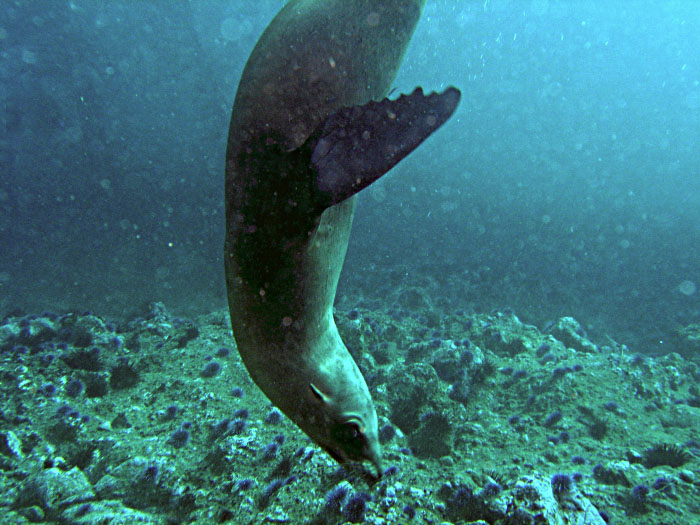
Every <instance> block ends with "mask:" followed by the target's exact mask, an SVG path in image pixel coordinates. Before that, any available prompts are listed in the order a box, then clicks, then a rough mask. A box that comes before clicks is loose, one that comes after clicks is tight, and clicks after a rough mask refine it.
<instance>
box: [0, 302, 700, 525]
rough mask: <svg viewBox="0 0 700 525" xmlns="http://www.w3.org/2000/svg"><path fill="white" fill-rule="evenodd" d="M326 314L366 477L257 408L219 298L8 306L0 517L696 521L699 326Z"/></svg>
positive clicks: (0, 373) (3, 331) (0, 338)
mask: <svg viewBox="0 0 700 525" xmlns="http://www.w3.org/2000/svg"><path fill="white" fill-rule="evenodd" d="M408 293H414V294H416V298H415V299H416V301H414V302H415V303H416V304H420V303H421V301H420V299H421V298H420V293H421V292H420V290H414V291H412V292H408ZM336 321H337V323H338V326H339V329H340V332H341V335H342V336H343V338H344V340H345V341H346V343H347V345H348V348H349V349H350V350H351V352H352V354H353V356H354V357H355V359H356V361H357V362H358V364H359V365H360V368H361V369H362V371H363V373H364V375H365V377H366V379H367V382H368V384H369V386H370V390H371V391H372V395H373V397H374V400H375V404H376V407H377V412H378V415H379V422H380V437H381V440H382V442H383V450H384V462H385V468H386V471H385V473H384V475H383V477H382V478H381V479H380V480H379V481H375V480H372V479H370V478H369V477H368V476H367V475H366V474H365V473H364V471H363V469H361V468H358V467H356V466H345V467H340V466H338V465H337V464H336V463H335V462H334V461H333V460H332V459H330V458H329V457H328V456H327V455H326V454H325V453H324V452H322V451H321V450H320V449H319V448H318V447H316V446H315V445H314V444H312V443H311V442H310V441H309V440H308V438H306V436H305V435H304V434H302V433H301V432H300V431H299V430H298V429H297V428H296V427H295V426H294V425H293V424H292V423H291V422H289V421H288V420H287V419H286V418H285V417H284V416H282V415H281V414H280V413H279V412H278V411H277V410H276V409H275V408H274V407H272V406H271V405H270V403H269V402H268V401H267V399H266V398H265V397H264V396H263V395H262V393H261V392H260V391H259V390H258V389H257V387H256V386H255V385H254V384H253V383H252V381H251V380H250V378H249V377H248V375H247V372H246V371H245V368H244V367H243V365H242V363H241V361H240V359H239V357H238V354H237V352H236V349H235V343H234V340H233V338H232V336H231V333H230V328H229V321H228V315H227V313H226V312H224V311H221V312H215V313H212V314H210V315H206V316H202V317H200V318H197V319H194V320H190V319H182V318H177V317H174V316H171V315H169V313H168V312H167V310H166V309H165V307H164V306H163V305H162V304H159V303H154V304H153V305H151V306H150V307H149V310H148V311H147V312H145V313H144V315H143V317H140V318H137V319H134V320H132V321H130V322H122V323H116V322H110V321H109V320H106V319H103V318H101V317H100V316H99V315H96V314H94V313H90V312H83V313H64V314H56V313H51V312H43V313H41V314H37V315H27V314H25V313H23V312H13V313H12V314H10V315H8V316H7V317H5V318H4V319H3V320H2V322H0V378H1V380H2V383H1V386H0V395H1V396H2V404H1V412H0V471H1V475H0V506H1V507H2V508H1V509H0V513H1V514H2V516H3V519H2V521H3V523H45V522H52V523H100V524H120V523H246V524H247V523H312V524H319V525H320V524H341V523H346V522H350V523H373V524H382V523H409V524H410V523H417V524H418V523H424V524H441V523H488V524H530V523H533V524H534V523H547V524H559V523H562V524H563V523H569V524H580V525H583V524H591V525H594V524H602V523H606V522H607V523H640V524H644V523H648V524H674V523H678V524H687V523H692V522H696V523H697V522H700V472H698V468H699V467H700V460H699V457H700V432H699V430H700V389H699V388H698V384H700V366H699V364H700V343H699V341H700V338H698V337H697V334H699V333H700V328H699V327H694V326H691V327H686V328H685V329H684V330H683V331H681V332H679V341H678V343H677V344H678V345H679V351H680V349H681V348H682V350H683V352H682V353H683V356H681V355H680V354H679V353H669V354H668V355H666V356H663V357H653V358H652V357H648V356H644V355H641V354H638V353H636V352H635V349H634V348H627V347H626V346H625V345H624V344H623V342H616V341H614V340H613V339H611V338H607V339H606V340H605V341H591V340H589V339H588V337H587V335H586V332H585V330H584V329H583V327H581V326H580V325H579V323H577V322H576V321H575V320H574V319H573V318H562V319H559V320H558V321H556V322H553V323H550V324H549V325H548V326H546V327H541V328H537V327H535V326H531V325H528V324H525V323H523V322H521V321H520V320H519V319H518V318H517V317H516V315H515V314H514V313H513V312H500V311H495V312H491V313H490V314H476V313H471V312H460V311H456V312H454V313H449V314H440V313H437V312H436V311H434V310H432V309H430V308H425V309H422V310H414V311H411V310H408V309H406V308H402V307H391V308H388V309H385V310H381V309H376V308H369V307H368V306H367V305H363V304H359V305H357V306H356V307H353V308H349V309H339V310H337V311H336Z"/></svg>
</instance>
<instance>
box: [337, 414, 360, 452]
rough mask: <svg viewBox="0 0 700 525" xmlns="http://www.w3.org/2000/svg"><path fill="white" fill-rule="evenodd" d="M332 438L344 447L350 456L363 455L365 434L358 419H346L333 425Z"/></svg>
mask: <svg viewBox="0 0 700 525" xmlns="http://www.w3.org/2000/svg"><path fill="white" fill-rule="evenodd" d="M331 438H332V439H333V441H335V442H336V443H338V444H339V445H340V446H342V447H343V450H345V453H346V454H347V455H348V456H349V457H351V458H353V457H360V456H361V453H362V448H363V444H364V436H363V434H362V429H361V428H360V425H359V424H358V423H357V422H356V421H344V422H342V423H336V424H335V425H333V427H332V428H331Z"/></svg>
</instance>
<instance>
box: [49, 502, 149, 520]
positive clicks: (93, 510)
mask: <svg viewBox="0 0 700 525" xmlns="http://www.w3.org/2000/svg"><path fill="white" fill-rule="evenodd" d="M61 518H62V520H63V521H64V522H65V523H89V524H92V523H99V524H100V525H130V524H135V523H138V524H142V525H151V524H152V525H156V524H160V523H162V521H161V520H160V519H158V518H156V517H154V516H151V515H150V514H147V513H145V512H141V511H138V510H134V509H131V508H129V507H125V506H124V505H123V504H122V503H121V502H120V501H115V500H107V501H97V502H92V503H83V504H79V505H72V506H70V507H68V508H67V509H66V510H65V511H64V512H63V514H62V515H61Z"/></svg>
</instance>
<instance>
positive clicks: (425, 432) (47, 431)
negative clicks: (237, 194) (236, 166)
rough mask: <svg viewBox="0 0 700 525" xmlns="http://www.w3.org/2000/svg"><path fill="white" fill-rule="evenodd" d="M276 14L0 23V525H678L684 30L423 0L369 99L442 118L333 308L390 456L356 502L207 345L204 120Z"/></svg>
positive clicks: (372, 223)
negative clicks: (409, 100) (382, 474)
mask: <svg viewBox="0 0 700 525" xmlns="http://www.w3.org/2000/svg"><path fill="white" fill-rule="evenodd" d="M283 4H284V2H282V1H280V0H274V1H273V0H257V1H255V2H249V1H247V0H246V1H243V0H206V1H198V2H186V1H183V2H170V1H158V0H153V1H146V0H134V1H128V2H127V1H123V2H119V1H110V2H102V1H97V0H90V1H88V0H83V1H81V0H72V1H60V2H59V1H51V0H14V1H12V2H5V3H3V5H2V6H0V102H1V104H0V122H1V123H2V128H1V129H2V134H1V135H0V317H2V318H3V321H2V326H0V348H2V353H1V354H0V355H1V356H2V363H1V367H2V370H3V372H2V373H3V383H2V395H3V397H2V400H3V408H2V412H3V414H2V418H0V421H1V422H2V425H0V426H1V427H2V431H0V434H1V435H0V438H1V439H0V453H2V456H0V458H1V459H2V464H1V465H0V468H2V469H3V471H4V472H5V473H6V474H7V475H6V476H5V477H4V478H3V481H2V484H3V487H2V489H3V490H2V492H3V493H4V494H5V496H3V497H2V500H1V501H0V505H2V506H3V508H4V510H6V511H7V513H10V514H8V515H11V516H12V519H16V520H17V523H22V522H23V521H22V520H28V521H31V522H41V521H44V520H46V521H58V522H68V523H72V522H81V520H82V521H84V522H86V523H90V522H96V521H97V520H98V517H97V513H98V511H99V513H100V514H99V515H100V516H102V517H104V516H109V519H111V520H112V521H111V522H112V523H119V522H120V521H119V520H120V519H122V520H127V521H129V520H134V519H136V518H138V519H139V520H141V521H143V522H148V520H153V522H154V523H156V522H161V521H166V522H168V521H169V522H188V521H191V522H209V521H211V522H217V521H218V522H225V521H231V520H233V521H236V520H238V521H240V522H242V523H262V522H264V521H265V520H267V521H268V522H273V521H274V519H272V518H271V519H267V517H269V516H273V517H274V516H277V518H275V519H278V521H280V522H284V520H283V519H282V516H283V515H286V516H287V521H289V522H297V521H299V520H301V519H302V518H308V517H310V519H316V520H317V521H318V520H320V521H319V522H323V523H325V522H329V523H335V522H342V521H343V520H350V521H354V518H355V517H356V516H357V515H353V514H351V510H352V508H351V507H352V505H351V504H350V502H353V501H354V503H353V505H355V506H356V507H362V505H363V504H361V503H360V500H361V501H363V502H364V505H365V507H366V509H365V510H364V511H363V512H362V518H361V519H362V520H368V521H370V522H373V523H385V522H386V523H389V522H397V523H402V522H409V521H411V520H413V519H415V520H416V521H418V520H421V519H422V520H424V521H422V522H425V523H438V522H440V520H444V521H453V522H459V521H460V520H462V521H463V522H469V521H476V520H478V519H482V520H484V521H486V522H488V523H501V522H502V523H511V522H512V523H521V522H522V523H529V521H527V518H526V517H523V516H520V517H517V516H516V517H513V516H515V510H513V509H515V508H516V507H517V505H516V506H514V504H513V502H514V501H520V503H521V504H522V505H521V507H522V508H523V509H524V508H527V505H525V504H524V503H523V501H524V499H523V498H524V496H523V498H520V496H518V494H520V495H522V494H523V493H524V492H523V490H524V489H523V490H521V491H520V492H518V483H525V484H527V483H529V482H523V481H522V476H526V475H530V476H533V479H534V481H532V483H535V484H536V483H538V482H542V483H543V484H544V485H546V486H547V487H550V489H549V490H550V496H551V495H553V496H552V497H553V498H554V499H552V498H550V503H551V504H552V505H554V506H556V505H559V506H563V507H566V509H563V510H562V509H558V510H556V509H555V510H553V511H552V514H551V515H550V516H558V515H559V514H557V513H560V512H565V511H566V512H568V511H571V512H572V513H573V514H572V515H576V516H578V517H571V516H569V519H570V520H572V521H571V522H572V523H598V522H596V521H591V520H593V518H592V517H591V516H592V514H593V511H591V512H590V513H589V512H588V511H587V510H584V511H583V512H580V509H588V508H589V507H588V505H591V504H592V505H594V506H595V507H596V508H598V509H599V510H602V509H605V513H606V517H607V518H608V520H609V521H612V522H617V523H623V522H625V523H626V522H629V523H691V522H693V520H700V518H698V514H697V513H698V512H699V509H700V497H699V496H698V493H699V492H698V491H699V490H700V489H699V483H698V480H697V476H698V475H700V473H698V451H699V449H700V444H699V442H698V440H700V437H698V428H699V426H700V423H699V421H700V390H698V382H699V381H700V373H699V372H698V364H700V291H698V290H697V287H698V286H699V285H700V168H699V166H700V148H699V147H698V144H700V53H698V51H697V50H698V49H700V5H698V4H697V2H694V1H691V0H685V1H681V0H678V1H672V0H669V1H664V2H658V1H641V0H640V1H636V0H630V1H629V2H604V1H580V2H578V1H555V0H531V1H530V0H523V1H518V0H511V1H507V0H485V1H483V0H482V1H478V2H471V1H466V0H465V1H463V0H455V1H445V0H428V2H427V5H426V8H425V11H424V14H423V17H422V19H421V21H420V23H419V26H418V28H417V31H416V34H415V35H414V37H413V40H412V43H411V46H410V48H409V51H408V53H407V55H406V58H405V61H404V63H403V65H402V67H401V68H400V70H399V75H398V77H397V79H396V84H395V85H396V92H395V93H394V94H392V96H396V95H398V93H408V92H411V91H412V90H413V88H414V87H415V86H418V85H420V86H422V87H423V88H424V89H425V90H426V91H431V90H442V89H444V88H445V87H446V86H448V85H455V86H457V87H459V88H460V90H461V91H462V94H463V95H462V97H463V98H462V102H461V104H460V106H459V108H458V110H457V112H456V113H455V115H454V116H453V118H452V119H451V120H450V121H449V122H448V123H447V124H445V126H444V127H443V128H442V129H441V130H440V131H439V132H438V133H436V134H435V135H434V136H433V137H431V138H430V139H429V140H428V141H426V143H425V144H424V145H422V146H421V147H420V148H418V149H417V150H416V151H415V152H414V153H412V154H411V155H410V156H409V157H408V158H407V159H405V160H404V161H402V162H401V163H400V164H399V165H398V166H397V167H396V168H395V169H394V170H393V171H392V172H391V173H390V174H388V175H387V176H385V177H383V178H382V179H380V180H379V181H378V182H377V183H375V184H374V185H372V186H370V187H369V188H368V189H367V190H365V191H364V192H362V193H361V194H360V197H359V202H358V207H357V211H356V214H355V220H354V226H353V233H352V237H351V241H350V246H349V249H348V254H347V258H346V262H345V266H344V271H343V274H342V276H341V282H340V285H339V290H338V296H337V301H336V307H337V311H336V314H337V317H338V324H339V329H340V330H341V334H342V335H343V338H344V340H345V341H346V342H347V343H348V346H349V348H350V350H351V352H352V353H353V355H354V357H355V358H356V360H357V361H358V364H359V365H360V367H361V369H362V371H363V373H364V375H365V377H366V378H367V380H368V383H369V385H370V389H371V390H372V392H373V396H374V397H375V401H376V403H377V406H378V412H379V414H380V422H381V423H382V425H383V427H384V428H391V429H392V430H391V431H390V430H386V432H387V433H390V432H394V433H393V434H391V436H389V437H386V442H385V455H387V456H388V458H389V459H390V461H389V464H391V463H392V462H393V463H394V464H395V465H397V467H396V468H397V471H396V472H392V473H391V474H390V475H389V476H387V479H388V480H390V481H389V482H386V481H385V482H382V483H384V485H383V486H377V485H374V486H371V485H367V484H366V481H365V480H363V479H362V478H361V476H360V477H358V476H355V475H352V474H348V473H347V472H345V473H343V472H341V473H338V471H337V470H336V467H335V466H334V465H333V463H332V461H330V460H328V458H326V457H325V456H324V454H323V453H322V452H320V451H318V452H317V453H316V454H315V455H314V454H313V453H311V457H309V458H307V454H309V451H310V450H313V449H314V447H313V446H312V445H311V444H310V443H308V440H306V438H305V436H303V434H301V433H300V432H299V431H298V430H296V428H295V427H294V426H293V425H292V424H291V423H289V422H288V421H286V420H284V419H283V420H282V421H276V420H275V416H272V419H271V420H270V421H268V418H269V417H271V416H270V413H271V412H270V407H269V406H268V405H267V402H266V400H265V398H264V397H262V395H261V394H260V393H259V392H258V391H257V389H256V388H255V387H254V385H253V384H252V382H250V380H249V379H248V377H247V375H246V373H245V370H244V369H243V368H242V365H241V364H240V361H239V360H238V358H237V355H236V352H235V344H234V343H233V340H232V339H231V336H230V333H229V329H228V319H227V312H226V302H225V290H224V279H223V258H222V255H223V239H224V213H223V210H224V199H223V186H224V173H223V172H224V150H225V141H226V135H227V130H228V120H229V117H230V109H231V105H232V102H233V97H234V95H235V90H236V85H237V82H238V79H239V77H240V74H241V72H242V69H243V67H244V65H245V61H246V59H247V57H248V55H249V53H250V51H251V50H252V48H253V46H254V44H255V42H256V40H257V38H258V37H259V35H260V34H261V33H262V31H263V30H264V28H265V27H266V26H267V24H268V23H269V21H270V20H271V19H272V17H273V16H274V15H275V14H276V12H277V11H278V10H279V9H280V8H281V6H282V5H283ZM95 349H97V350H95ZM222 349H223V350H222ZM229 349H231V350H230V353H229ZM224 350H225V351H224ZM219 351H221V355H219V353H218V352H219ZM211 363H217V365H216V366H214V365H212V369H211V370H209V371H207V366H209V365H210V364H211ZM217 366H218V368H217ZM214 368H216V370H214ZM454 370H464V371H466V372H465V373H466V374H467V376H468V378H469V379H468V380H467V379H465V378H464V377H462V376H459V377H458V376H457V375H455V374H454ZM232 386H235V387H236V388H237V389H238V390H240V392H239V391H238V390H235V389H234V390H235V392H234V393H235V394H236V397H235V399H234V402H233V405H234V408H233V409H232V408H231V407H232V402H231V398H232V394H231V388H232ZM239 393H240V394H241V395H240V396H238V394H239ZM244 394H245V395H244ZM611 403H612V404H611ZM239 405H240V406H239ZM135 407H140V408H135ZM171 407H175V408H171ZM234 410H245V411H246V412H240V413H239V414H238V416H234V414H233V412H234ZM557 414H558V415H557ZM196 416H197V417H196ZM243 416H245V417H243ZM256 417H257V419H256ZM85 418H87V419H86V420H85ZM198 418H199V419H198ZM226 418H228V421H226ZM513 418H516V419H513ZM550 418H552V419H550ZM224 421H226V422H225V423H222V422H224ZM236 421H239V422H241V421H242V422H243V423H235V422H236ZM246 421H248V422H247V423H246ZM188 424H189V425H188ZM219 424H222V425H223V426H222V427H220V428H218V427H217V425H219ZM236 425H238V426H236ZM178 432H180V434H177V433H178ZM176 434H177V435H176ZM562 435H564V436H565V437H562ZM579 435H580V436H581V439H578V438H577V436H579ZM185 436H186V438H185ZM279 436H282V437H281V438H280V437H279ZM285 436H286V437H285ZM523 436H524V437H523ZM554 438H556V439H554ZM105 439H107V440H108V441H109V440H112V441H109V443H107V444H106V442H105ZM178 439H180V441H179V440H178ZM182 440H184V442H182ZM154 443H160V444H159V445H158V447H155V446H154ZM273 443H277V448H275V447H272V448H271V449H270V450H268V449H267V446H268V445H271V444H273ZM120 447H123V449H121V448H120ZM300 447H301V448H300ZM234 449H235V450H238V452H236V453H232V452H231V450H234ZM273 449H274V452H271V451H272V450H273ZM300 450H301V452H299V451H300ZM115 451H116V452H115ZM287 451H289V454H286V452H287ZM266 454H267V455H266ZM268 456H269V457H268ZM516 456H517V457H518V459H517V461H516V460H515V459H514V458H515V457H516ZM57 458H58V459H57ZM573 458H577V459H576V460H574V459H573ZM282 463H284V465H282V468H281V470H279V472H277V474H275V472H276V469H278V468H280V467H279V465H280V464H282ZM203 465H204V466H203ZM574 465H576V467H574ZM195 466H196V468H195ZM574 468H576V469H578V470H577V471H576V472H574V470H573V469H574ZM596 468H597V469H598V470H597V473H596V472H595V471H596ZM659 468H660V469H661V470H658V469H659ZM285 469H286V471H285ZM663 469H666V470H663ZM54 471H55V472H54ZM115 472H116V473H115ZM202 472H206V473H207V476H204V475H203V474H202ZM232 472H235V474H233V475H232V474H231V473H232ZM409 473H410V474H411V475H413V476H414V479H413V480H412V481H409V480H408V479H407V478H406V476H407V475H408V474H409ZM575 474H579V475H580V476H581V479H578V480H575V481H576V483H575V487H574V488H571V487H570V486H568V485H567V479H568V481H569V482H571V480H572V479H573V477H574V475H575ZM107 475H109V476H110V478H109V479H106V476H107ZM305 475H306V476H307V477H308V478H309V480H311V479H313V480H316V481H313V482H312V481H309V482H308V483H306V484H304V483H305V478H304V476H305ZM556 475H562V476H569V478H557V479H556V480H555V479H554V478H553V476H556ZM232 476H233V477H232ZM293 476H296V478H297V479H294V480H292V481H289V480H290V479H291V478H292V477H293ZM402 476H403V478H402ZM537 476H539V478H538V477H537ZM203 478H206V480H204V479H203ZM570 478H571V479H570ZM222 479H224V480H225V481H221V480H222ZM317 479H321V481H320V482H318V481H317ZM392 479H393V480H394V481H391V480H392ZM246 480H247V481H246ZM275 480H277V481H275ZM279 480H283V481H282V482H281V481H279ZM348 480H349V481H348ZM538 480H539V481H538ZM659 480H662V481H659ZM275 482H277V486H276V487H272V488H270V485H271V484H274V483H275ZM52 483H53V485H52ZM71 483H75V485H71ZM238 483H243V485H241V486H238ZM246 483H250V485H249V486H247V487H246V486H245V485H246ZM392 483H393V484H392ZM489 483H495V484H496V485H498V487H499V488H498V489H496V488H495V487H493V486H490V488H487V487H489ZM226 484H228V485H226ZM397 484H398V485H399V486H397ZM350 485H351V486H350ZM310 486H311V487H312V488H309V487H310ZM56 487H58V488H56ZM227 487H228V488H227ZM338 487H341V488H340V489H339V488H338ZM342 487H345V493H344V494H340V495H338V494H336V496H337V497H338V498H339V499H338V500H337V501H336V500H333V499H332V498H331V496H333V494H331V492H332V491H333V490H339V491H340V492H341V493H342V492H343V489H342ZM639 487H646V489H643V488H642V489H639ZM521 488H522V487H521ZM52 490H55V491H56V492H57V493H62V494H64V495H65V494H66V493H68V494H77V496H75V497H74V498H72V499H71V498H68V499H66V500H61V501H57V500H55V499H53V500H52V499H51V495H52V492H51V491H52ZM268 490H269V491H270V492H269V493H266V491H268ZM645 490H646V492H645ZM130 491H131V492H130ZM353 491H355V492H353ZM482 491H486V492H483V493H482ZM489 491H490V492H489ZM635 491H636V492H635ZM248 492H249V493H250V494H255V496H254V497H253V496H250V497H248V496H246V494H247V493H248ZM525 492H526V491H525ZM144 494H146V495H147V496H143V495H144ZM353 494H354V495H353ZM357 494H366V495H367V497H365V496H362V497H360V496H357ZM479 494H481V496H479ZM142 496H143V497H142ZM584 496H586V497H587V498H588V499H586V502H582V501H583V500H579V499H577V498H584ZM246 497H248V499H249V501H248V500H246ZM56 498H58V496H56ZM275 498H279V501H278V500H277V499H275ZM300 498H302V499H303V498H306V499H305V500H303V501H301V500H300ZM314 498H315V499H314ZM329 498H330V500H329ZM386 498H389V499H391V498H394V500H395V501H394V503H391V504H390V503H387V502H386V501H385V499H386ZM499 498H500V499H499ZM518 498H520V499H518ZM59 499H60V498H59ZM525 499H527V498H525ZM584 499H585V498H584ZM563 500H566V501H565V503H566V505H562V502H563ZM589 500H590V502H592V503H588V501H589ZM100 502H101V503H100ZM105 502H107V503H105ZM108 502H113V503H108ZM576 502H578V503H576ZM336 504H337V505H336ZM85 505H88V507H85ZM110 505H111V506H110ZM334 505H335V506H334ZM577 505H578V507H577ZM336 506H337V509H336ZM406 506H407V507H409V508H410V509H411V510H406V509H405V507H406ZM530 507H532V505H530ZM569 507H571V508H574V509H576V508H579V511H575V510H571V509H570V508H569ZM347 508H350V510H346V509H347ZM363 508H364V507H363ZM129 509H130V510H129ZM135 509H136V510H135ZM567 509H568V510H567ZM336 510H337V512H335V511H336ZM530 510H532V509H530ZM130 512H134V513H137V514H138V516H137V514H134V515H131V514H129V513H130ZM411 512H416V513H417V514H418V516H417V517H415V518H413V517H411V516H410V514H411ZM576 512H578V514H576ZM392 513H393V514H392ZM530 514H531V515H532V516H537V513H536V512H534V511H533V512H530ZM540 514H543V513H540ZM544 514H546V513H544ZM125 516H127V517H125ZM128 516H131V517H128ZM692 516H694V517H692ZM100 519H107V518H100ZM516 519H521V520H523V521H514V520H516ZM532 519H533V520H535V521H536V520H537V519H540V518H536V517H533V518H532ZM541 519H545V520H546V519H549V518H548V517H547V516H545V517H542V518H541ZM551 519H552V520H554V518H551ZM600 519H603V518H600ZM616 519H617V521H615V520H616ZM382 520H384V521H382ZM504 520H511V521H504ZM574 520H578V521H574ZM587 520H588V521H587ZM608 520H606V521H608ZM625 520H627V521H625ZM674 520H678V521H674ZM127 521H124V522H127ZM535 521H533V522H535ZM107 522H109V521H105V523H107ZM546 522H549V521H546ZM551 522H552V523H555V522H556V521H551Z"/></svg>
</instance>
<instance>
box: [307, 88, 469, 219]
mask: <svg viewBox="0 0 700 525" xmlns="http://www.w3.org/2000/svg"><path fill="white" fill-rule="evenodd" d="M460 97H461V93H460V91H459V90H458V89H457V88H455V87H449V88H447V89H446V90H445V91H443V92H442V93H430V94H429V95H425V94H424V93H423V90H422V89H421V88H416V89H415V90H414V91H413V93H411V94H410V95H402V96H400V97H399V98H398V99H396V100H390V99H388V98H385V99H384V100H381V101H379V102H375V101H371V102H368V103H367V104H365V105H363V106H353V107H345V108H341V109H340V110H338V111H336V112H335V113H333V114H331V115H330V116H328V117H327V118H326V119H325V120H324V121H323V122H322V123H321V124H320V125H319V127H318V128H317V130H316V131H315V132H314V133H313V134H312V135H311V137H310V138H309V140H308V141H307V142H306V144H304V147H303V149H305V150H306V151H307V152H309V151H310V152H311V166H312V168H313V170H314V174H315V184H314V193H315V195H314V201H315V204H316V206H318V207H319V208H320V209H325V208H328V207H330V206H333V205H334V204H338V203H339V202H342V201H344V200H345V199H347V198H349V197H351V196H353V195H354V194H355V193H357V192H359V191H360V190H362V189H364V188H366V187H367V186H369V185H370V184H372V183H373V182H374V181H375V180H377V179H378V178H379V177H381V176H382V175H384V174H385V173H386V172H388V171H389V170H390V169H391V168H393V167H394V166H395V165H396V164H398V163H399V161H401V159H403V158H404V157H406V156H407V155H408V154H409V153H411V152H412V151H413V150H414V149H416V148H417V147H418V145H419V144H420V143H421V142H423V141H424V140H425V139H426V138H428V137H429V136H430V135H431V134H432V133H433V132H434V131H436V130H437V129H438V128H439V127H440V126H442V125H443V124H444V123H445V122H446V121H447V119H449V118H450V116H452V114H453V113H454V111H455V109H456V108H457V104H459V99H460Z"/></svg>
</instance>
